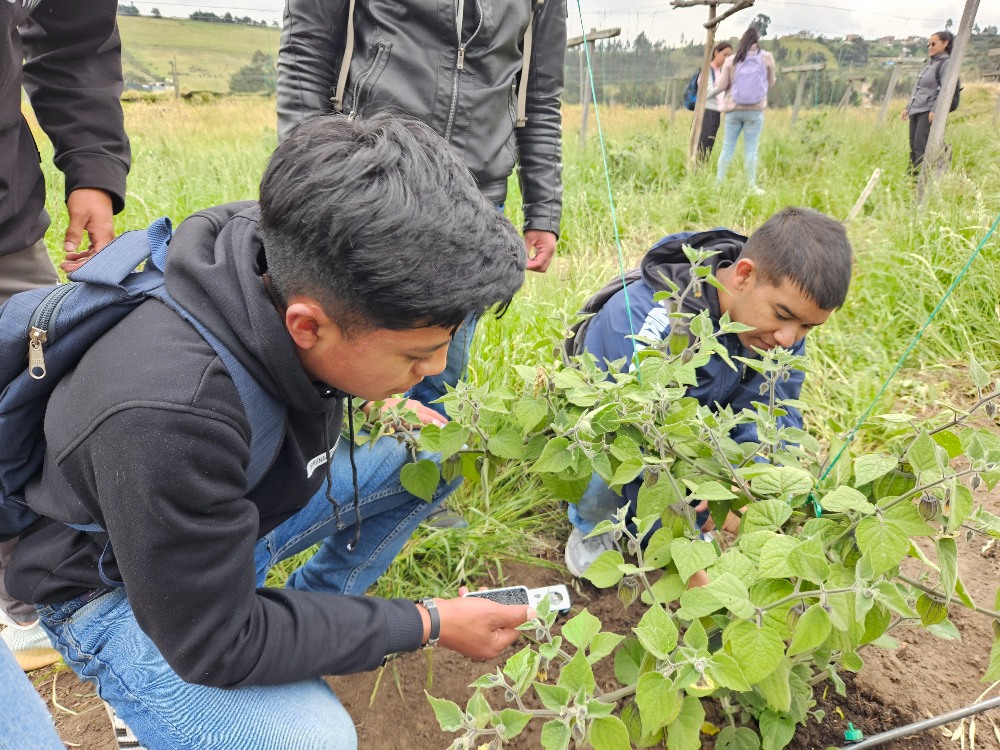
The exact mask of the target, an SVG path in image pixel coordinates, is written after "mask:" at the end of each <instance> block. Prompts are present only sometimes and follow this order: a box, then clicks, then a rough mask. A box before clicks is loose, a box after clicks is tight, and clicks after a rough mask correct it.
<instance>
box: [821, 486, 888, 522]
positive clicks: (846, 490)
mask: <svg viewBox="0 0 1000 750" xmlns="http://www.w3.org/2000/svg"><path fill="white" fill-rule="evenodd" d="M821 504H822V506H823V510H825V511H827V512H828V513H843V512H845V511H849V510H853V511H857V512H858V513H863V514H865V515H871V514H872V513H874V512H875V506H874V505H872V504H871V503H870V502H868V500H867V499H866V498H865V496H864V495H862V494H861V493H860V492H858V491H857V490H856V489H854V488H853V487H846V486H843V487H838V488H837V489H835V490H834V491H833V492H828V493H827V494H826V495H824V496H823V501H822V503H821Z"/></svg>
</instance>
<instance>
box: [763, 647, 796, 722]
mask: <svg viewBox="0 0 1000 750" xmlns="http://www.w3.org/2000/svg"><path fill="white" fill-rule="evenodd" d="M791 671H792V660H791V659H789V658H788V657H785V658H784V659H782V660H781V661H780V662H779V663H778V667H777V669H775V670H774V671H773V672H771V674H769V675H768V676H767V677H765V678H764V679H763V680H761V681H760V682H758V683H757V684H756V685H754V688H755V689H756V690H757V692H758V693H760V694H761V695H762V696H764V700H766V701H767V705H769V706H770V707H771V708H773V709H774V710H775V711H781V712H782V713H788V712H789V711H791V710H792V686H791V684H790V683H789V680H788V676H789V674H791Z"/></svg>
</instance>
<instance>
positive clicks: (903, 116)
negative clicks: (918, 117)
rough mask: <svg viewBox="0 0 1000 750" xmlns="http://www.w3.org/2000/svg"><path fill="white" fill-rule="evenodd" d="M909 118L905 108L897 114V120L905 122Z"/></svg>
mask: <svg viewBox="0 0 1000 750" xmlns="http://www.w3.org/2000/svg"><path fill="white" fill-rule="evenodd" d="M909 116H910V111H909V110H908V109H907V108H906V107H903V111H902V112H900V113H899V119H900V120H905V119H907V118H908V117H909Z"/></svg>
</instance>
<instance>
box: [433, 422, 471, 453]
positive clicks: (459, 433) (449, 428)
mask: <svg viewBox="0 0 1000 750" xmlns="http://www.w3.org/2000/svg"><path fill="white" fill-rule="evenodd" d="M468 442H469V430H468V429H467V428H466V427H463V426H462V425H461V424H459V423H458V422H448V424H446V425H445V426H444V427H442V428H441V434H440V435H439V436H438V445H439V450H440V451H441V460H442V461H444V460H445V459H447V458H448V457H449V456H453V455H455V454H456V453H458V452H459V451H460V450H462V449H463V448H464V447H465V446H466V444H467V443H468Z"/></svg>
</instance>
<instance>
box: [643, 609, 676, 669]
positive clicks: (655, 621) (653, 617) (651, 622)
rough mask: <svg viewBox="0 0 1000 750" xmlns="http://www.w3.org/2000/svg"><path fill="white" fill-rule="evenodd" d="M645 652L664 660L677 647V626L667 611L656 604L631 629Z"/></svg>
mask: <svg viewBox="0 0 1000 750" xmlns="http://www.w3.org/2000/svg"><path fill="white" fill-rule="evenodd" d="M633 630H634V631H635V634H636V636H637V637H638V638H639V641H640V642H641V643H642V645H643V646H645V647H646V650H647V651H648V652H649V653H651V654H652V655H653V656H655V657H656V658H657V659H666V658H668V657H669V656H670V653H671V652H672V651H673V650H674V649H675V648H676V647H677V635H678V632H677V625H676V624H674V620H673V618H672V617H671V616H670V615H669V614H668V613H667V611H666V610H665V609H664V608H663V607H661V606H660V605H658V604H655V605H653V606H651V607H650V608H649V609H648V610H646V614H644V615H643V616H642V619H641V620H639V624H638V625H637V626H636V627H635V628H633Z"/></svg>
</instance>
